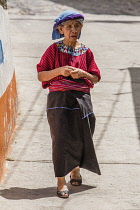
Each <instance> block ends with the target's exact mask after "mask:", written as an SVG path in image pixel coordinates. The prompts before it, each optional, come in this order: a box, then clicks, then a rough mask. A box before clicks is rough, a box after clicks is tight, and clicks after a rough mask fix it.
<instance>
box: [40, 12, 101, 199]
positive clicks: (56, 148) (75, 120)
mask: <svg viewBox="0 0 140 210" xmlns="http://www.w3.org/2000/svg"><path fill="white" fill-rule="evenodd" d="M83 21H84V16H83V15H82V14H79V13H76V12H73V11H65V12H63V13H62V14H61V15H60V16H59V17H58V18H57V19H56V20H55V24H54V26H53V32H52V39H53V40H55V39H60V38H63V39H62V40H61V41H57V42H55V43H53V44H52V45H50V46H49V47H48V48H47V50H46V51H45V53H44V54H43V56H42V58H41V60H40V62H39V64H37V71H38V79H39V81H41V82H42V87H43V88H49V94H48V98H47V118H48V122H49V125H50V132H51V137H52V153H53V164H54V172H55V177H57V179H58V186H57V195H58V196H59V197H61V198H68V197H69V190H68V187H67V185H66V180H65V176H66V175H67V174H68V173H70V183H71V185H73V186H79V185H81V184H82V176H81V174H80V168H85V169H87V170H89V171H91V172H94V173H97V174H99V175H100V174H101V173H100V169H99V165H98V162H97V158H96V154H95V150H94V145H93V141H92V136H93V133H94V129H95V116H94V113H93V108H92V102H91V96H90V88H93V87H94V84H95V83H97V82H99V80H100V71H99V69H98V67H97V65H96V63H95V60H94V56H93V53H92V51H91V50H90V48H88V47H86V46H85V45H84V44H81V43H80V42H79V38H80V35H81V30H82V27H83Z"/></svg>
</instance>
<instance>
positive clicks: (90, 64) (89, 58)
mask: <svg viewBox="0 0 140 210" xmlns="http://www.w3.org/2000/svg"><path fill="white" fill-rule="evenodd" d="M86 53H87V54H86V62H87V71H88V73H91V74H94V75H96V76H98V77H99V80H100V79H101V75H100V70H99V68H98V66H97V64H96V62H95V60H94V55H93V53H92V51H91V50H90V49H88V50H87V52H86Z"/></svg>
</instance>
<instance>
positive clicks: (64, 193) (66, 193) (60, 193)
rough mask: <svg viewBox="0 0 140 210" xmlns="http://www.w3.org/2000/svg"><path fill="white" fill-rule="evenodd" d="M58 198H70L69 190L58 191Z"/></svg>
mask: <svg viewBox="0 0 140 210" xmlns="http://www.w3.org/2000/svg"><path fill="white" fill-rule="evenodd" d="M57 196H58V197H59V198H68V197H69V190H64V191H57Z"/></svg>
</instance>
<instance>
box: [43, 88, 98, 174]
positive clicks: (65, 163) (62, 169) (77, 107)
mask: <svg viewBox="0 0 140 210" xmlns="http://www.w3.org/2000/svg"><path fill="white" fill-rule="evenodd" d="M47 117H48V122H49V125H50V132H51V137H52V156H53V164H54V171H55V176H56V177H63V176H65V175H67V174H68V173H69V172H70V171H71V170H72V169H74V168H75V167H77V166H79V167H80V168H85V169H87V170H89V171H91V172H94V173H97V174H99V175H100V174H101V173H100V169H99V165H98V162H97V158H96V154H95V150H94V145H93V140H92V136H93V133H94V128H95V115H94V113H93V109H92V103H91V97H90V94H89V93H84V92H81V91H75V90H69V91H57V92H50V93H49V94H48V99H47Z"/></svg>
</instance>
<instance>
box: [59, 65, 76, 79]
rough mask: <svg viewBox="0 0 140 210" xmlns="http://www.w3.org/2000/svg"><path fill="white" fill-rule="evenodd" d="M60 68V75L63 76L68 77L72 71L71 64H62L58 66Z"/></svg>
mask: <svg viewBox="0 0 140 210" xmlns="http://www.w3.org/2000/svg"><path fill="white" fill-rule="evenodd" d="M59 70H60V75H62V76H64V77H68V76H70V75H71V72H72V71H73V67H71V66H62V67H60V68H59Z"/></svg>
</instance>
